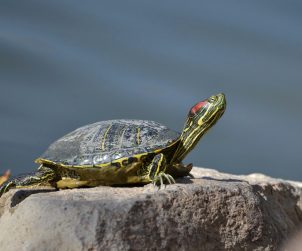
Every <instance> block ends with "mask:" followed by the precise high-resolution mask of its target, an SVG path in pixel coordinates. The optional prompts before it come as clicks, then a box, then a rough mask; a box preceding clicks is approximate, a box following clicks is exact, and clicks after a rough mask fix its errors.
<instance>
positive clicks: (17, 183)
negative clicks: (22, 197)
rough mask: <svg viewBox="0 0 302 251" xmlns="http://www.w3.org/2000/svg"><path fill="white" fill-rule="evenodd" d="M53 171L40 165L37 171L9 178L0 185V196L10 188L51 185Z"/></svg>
mask: <svg viewBox="0 0 302 251" xmlns="http://www.w3.org/2000/svg"><path fill="white" fill-rule="evenodd" d="M55 179H56V175H55V172H54V171H53V170H52V169H50V168H48V167H44V166H43V167H40V168H39V170H38V171H37V172H34V173H29V174H24V175H19V176H17V177H15V178H12V179H9V180H8V181H6V182H4V183H3V184H2V185H1V186H0V197H1V195H2V194H4V193H6V192H8V191H9V190H10V189H11V188H28V187H36V186H53V182H54V180H55Z"/></svg>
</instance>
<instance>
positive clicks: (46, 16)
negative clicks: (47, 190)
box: [0, 0, 302, 180]
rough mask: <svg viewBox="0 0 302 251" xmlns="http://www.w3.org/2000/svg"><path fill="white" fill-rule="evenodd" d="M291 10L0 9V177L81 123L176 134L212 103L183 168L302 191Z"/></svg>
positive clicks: (111, 4)
mask: <svg viewBox="0 0 302 251" xmlns="http://www.w3.org/2000/svg"><path fill="white" fill-rule="evenodd" d="M301 13H302V4H301V2H300V1H291V2H290V3H288V2H284V1H250V2H242V1H227V2H226V1H220V2H219V1H215V3H214V2H213V1H208V2H202V3H199V2H197V1H196V2H195V1H190V2H185V1H129V2H128V1H89V2H85V3H84V2H83V1H65V0H60V1H2V3H1V4H0V84H1V89H0V119H1V120H0V121H1V123H0V132H1V133H0V171H1V172H3V171H4V170H6V169H8V168H9V169H11V170H12V172H13V173H14V174H18V173H24V172H28V171H32V170H34V169H35V168H36V165H35V164H34V163H33V160H34V159H35V158H36V157H38V156H39V155H40V154H41V153H43V151H44V150H46V148H47V147H48V145H49V144H50V143H51V142H53V141H54V140H55V139H57V138H58V137H61V136H63V135H64V134H65V133H67V132H69V131H71V130H73V129H75V128H77V127H79V126H82V125H85V124H88V123H92V122H96V121H100V120H108V119H116V118H139V119H149V120H155V121H158V122H161V123H163V124H165V125H167V126H169V127H170V128H172V129H175V130H181V129H182V126H183V123H184V120H185V118H186V114H187V112H188V110H189V108H190V107H191V106H192V105H193V104H195V103H196V102H197V101H199V100H202V99H204V98H206V97H208V96H210V95H212V94H215V93H218V92H224V93H225V94H226V96H227V100H228V107H227V111H226V113H225V115H224V117H223V118H222V119H221V120H220V121H219V123H218V124H217V125H216V126H215V128H214V129H213V130H212V131H211V132H210V133H209V134H207V135H206V136H205V137H204V138H203V140H202V142H200V144H199V145H198V146H197V147H196V148H195V150H194V151H193V152H192V153H191V154H190V155H189V156H188V158H187V160H186V161H187V162H193V163H194V164H195V165H197V166H203V167H209V168H216V169H218V170H220V171H224V172H232V173H238V174H245V173H251V172H261V173H265V174H268V175H271V176H275V177H282V178H286V179H294V180H302V168H301V163H302V133H301V125H302V112H301V95H302V94H301V93H302V82H301V80H302V32H301V27H302V15H301Z"/></svg>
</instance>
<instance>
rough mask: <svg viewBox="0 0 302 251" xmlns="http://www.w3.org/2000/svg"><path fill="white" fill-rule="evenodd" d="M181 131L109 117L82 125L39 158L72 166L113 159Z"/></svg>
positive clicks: (159, 144)
mask: <svg viewBox="0 0 302 251" xmlns="http://www.w3.org/2000/svg"><path fill="white" fill-rule="evenodd" d="M179 136H180V134H179V133H178V132H175V131H173V130H170V129H169V128H167V127H166V126H164V125H161V124H159V123H157V122H154V121H147V120H124V119H123V120H108V121H101V122H97V123H94V124H90V125H86V126H83V127H80V128H78V129H76V130H74V131H72V132H70V133H69V134H67V135H65V136H63V137H62V138H60V139H58V140H57V141H55V142H54V143H52V144H51V145H50V146H49V148H48V149H47V150H46V152H45V153H44V154H43V155H42V156H41V158H39V159H38V160H37V162H38V163H43V162H48V161H51V162H53V163H57V164H64V165H72V166H84V165H85V166H86V165H88V166H90V165H100V164H106V163H110V162H112V161H115V160H118V159H121V158H129V157H132V156H135V155H138V154H143V153H151V152H154V151H156V150H159V149H164V148H166V147H168V146H170V145H171V144H173V143H174V142H175V141H177V139H178V138H179Z"/></svg>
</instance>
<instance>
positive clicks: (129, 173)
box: [0, 94, 226, 195]
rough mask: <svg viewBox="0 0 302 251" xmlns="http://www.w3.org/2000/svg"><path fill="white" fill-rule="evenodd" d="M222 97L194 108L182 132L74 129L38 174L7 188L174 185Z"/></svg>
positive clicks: (135, 127)
mask: <svg viewBox="0 0 302 251" xmlns="http://www.w3.org/2000/svg"><path fill="white" fill-rule="evenodd" d="M225 108H226V101H225V96H224V94H218V95H215V96H211V97H210V98H208V99H206V100H204V101H201V102H199V103H197V104H196V105H194V106H193V107H192V108H191V109H190V111H189V114H188V116H187V120H186V122H185V126H184V128H183V130H182V132H181V133H178V132H175V131H172V130H170V129H168V128H167V127H166V126H164V125H161V124H159V123H157V122H153V121H144V120H126V119H123V120H109V121H102V122H97V123H94V124H90V125H86V126H84V127H81V128H78V129H76V130H75V131H73V132H71V133H69V134H67V135H65V136H64V137H62V138H60V139H58V140H57V141H55V142H54V143H53V144H51V145H50V147H49V148H48V149H47V151H46V152H45V153H44V154H43V155H42V156H41V157H40V158H38V159H37V160H36V162H37V163H39V164H40V167H39V169H38V171H37V172H35V173H32V174H28V175H24V176H19V177H17V178H15V179H11V180H8V181H7V182H5V183H4V184H3V185H2V186H1V187H0V195H1V194H2V193H4V192H6V191H8V190H9V189H10V188H13V187H17V188H22V187H32V186H45V185H51V186H54V187H56V188H76V187H94V186H98V185H128V184H146V183H150V182H153V183H154V184H157V185H160V186H161V185H162V184H163V183H174V182H175V181H174V178H176V177H181V176H186V175H189V172H190V171H191V169H192V164H189V165H183V164H182V160H183V159H184V158H185V156H186V155H187V154H188V153H189V152H190V151H191V150H192V149H193V147H194V146H195V145H196V144H197V142H198V141H199V139H200V138H201V137H202V136H203V135H204V134H205V133H206V132H207V131H208V130H209V129H210V128H211V127H212V126H213V125H214V124H215V123H216V122H217V121H218V120H219V118H220V117H221V116H222V114H223V113H224V111H225Z"/></svg>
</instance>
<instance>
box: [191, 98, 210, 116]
mask: <svg viewBox="0 0 302 251" xmlns="http://www.w3.org/2000/svg"><path fill="white" fill-rule="evenodd" d="M206 104H207V101H206V100H204V101H201V102H199V103H197V104H196V105H194V106H193V107H192V108H191V110H190V113H191V114H195V113H196V112H197V111H198V110H199V109H200V108H201V107H203V106H205V105H206Z"/></svg>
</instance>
